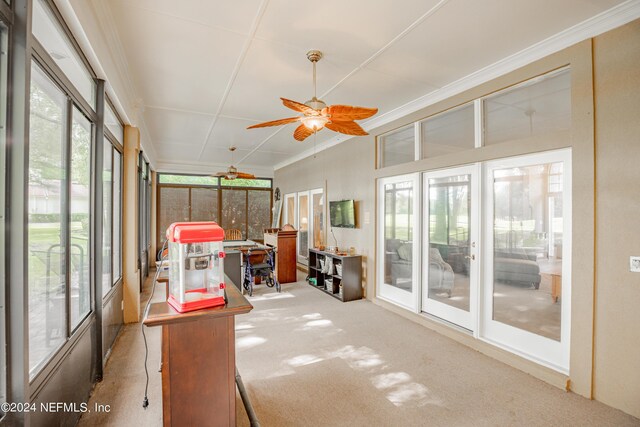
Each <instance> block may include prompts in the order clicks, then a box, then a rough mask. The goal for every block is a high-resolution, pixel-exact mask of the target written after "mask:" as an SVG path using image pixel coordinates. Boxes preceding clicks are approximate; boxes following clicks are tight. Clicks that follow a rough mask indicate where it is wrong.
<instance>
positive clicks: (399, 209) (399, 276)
mask: <svg viewBox="0 0 640 427" xmlns="http://www.w3.org/2000/svg"><path fill="white" fill-rule="evenodd" d="M384 192H385V200H384V224H385V227H384V237H385V244H384V247H385V262H384V280H385V283H386V284H388V285H391V286H394V287H397V288H398V289H402V290H404V291H407V292H412V289H413V283H412V280H413V226H412V224H413V183H412V182H410V181H408V182H400V183H395V184H387V185H385V187H384Z"/></svg>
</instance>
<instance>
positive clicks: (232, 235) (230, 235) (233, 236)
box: [224, 228, 242, 240]
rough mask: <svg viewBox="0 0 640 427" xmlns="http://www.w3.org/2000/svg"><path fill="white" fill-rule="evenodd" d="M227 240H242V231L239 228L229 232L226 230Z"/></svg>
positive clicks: (225, 236) (225, 237)
mask: <svg viewBox="0 0 640 427" xmlns="http://www.w3.org/2000/svg"><path fill="white" fill-rule="evenodd" d="M224 239H225V240H242V231H240V230H238V229H237V228H231V229H229V230H225V232H224Z"/></svg>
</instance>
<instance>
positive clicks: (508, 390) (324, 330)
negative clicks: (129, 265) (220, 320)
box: [80, 281, 640, 426]
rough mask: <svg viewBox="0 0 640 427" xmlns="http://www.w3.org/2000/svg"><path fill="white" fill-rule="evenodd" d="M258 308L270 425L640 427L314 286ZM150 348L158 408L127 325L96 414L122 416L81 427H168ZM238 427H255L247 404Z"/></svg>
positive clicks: (257, 335)
mask: <svg viewBox="0 0 640 427" xmlns="http://www.w3.org/2000/svg"><path fill="white" fill-rule="evenodd" d="M163 295H164V288H163V287H158V289H156V293H155V298H154V299H158V298H161V297H162V296H163ZM250 301H251V303H252V304H253V305H254V309H253V311H252V312H250V313H248V314H245V315H241V316H238V317H237V318H236V346H237V356H236V357H237V360H236V364H237V367H238V370H239V372H240V374H241V375H242V378H243V381H244V384H245V387H246V389H247V390H248V393H249V395H250V397H251V401H252V404H253V406H254V409H255V411H256V414H257V416H258V419H259V420H260V423H261V425H262V426H342V425H349V426H372V425H373V426H425V425H428V426H523V425H524V426H560V425H562V426H640V420H639V419H637V418H634V417H631V416H630V415H627V414H625V413H623V412H621V411H618V410H615V409H613V408H610V407H608V406H606V405H604V404H602V403H599V402H595V401H590V400H588V399H585V398H582V397H580V396H577V395H575V394H572V393H566V392H564V391H562V390H560V389H557V388H555V387H553V386H551V385H548V384H546V383H544V382H542V381H540V380H537V379H536V378H534V377H532V376H530V375H528V374H526V373H523V372H521V371H518V370H517V369H514V368H511V367H509V366H507V365H505V364H503V363H501V362H498V361H496V360H494V359H491V358H490V357H487V356H485V355H483V354H481V353H479V352H476V351H475V350H473V349H471V348H468V347H466V346H464V345H462V344H459V343H457V342H455V341H452V340H451V339H449V338H446V337H444V336H442V335H439V334H437V333H435V332H433V331H430V330H429V329H426V328H424V327H423V326H420V325H418V324H415V323H413V322H411V321H409V320H407V319H404V318H402V317H400V316H398V315H396V314H394V313H391V312H389V311H387V310H385V309H383V308H381V307H379V306H377V305H374V304H372V303H371V302H369V301H366V300H361V301H353V302H349V303H342V302H340V301H338V300H336V299H334V298H331V297H330V296H328V295H326V294H324V293H322V292H320V291H319V290H317V289H313V288H312V287H310V286H308V285H307V284H305V283H304V281H302V282H298V283H291V284H285V285H283V289H282V292H281V293H280V294H277V293H276V292H275V290H273V289H271V288H266V287H265V286H257V287H256V290H255V292H254V296H253V297H251V298H250ZM147 338H148V340H149V348H150V357H149V364H148V366H149V368H150V377H151V379H150V385H149V399H150V402H151V406H150V407H149V408H148V409H146V410H143V409H142V407H141V404H142V398H143V396H144V378H145V377H144V367H143V361H144V344H143V341H142V335H141V333H140V327H139V325H126V326H125V327H124V329H123V331H122V332H121V335H120V337H119V338H118V341H117V343H116V345H115V346H114V349H113V353H112V355H111V357H110V358H109V361H108V363H107V366H106V370H105V376H104V380H103V381H102V382H101V383H100V384H98V385H97V386H96V388H95V390H94V393H93V395H92V396H91V399H90V403H89V407H93V405H94V404H95V403H100V404H108V405H111V411H110V412H109V413H95V412H91V413H86V414H84V415H83V417H82V418H81V420H80V425H81V426H83V425H87V426H90V425H91V426H95V425H105V426H111V425H113V426H158V425H161V419H162V397H161V393H162V392H161V378H160V373H159V372H157V371H158V366H159V361H160V354H159V353H160V329H159V328H151V329H147ZM237 425H239V426H248V425H249V422H248V419H247V416H246V413H245V411H244V407H243V405H242V401H241V400H240V399H239V397H238V398H237Z"/></svg>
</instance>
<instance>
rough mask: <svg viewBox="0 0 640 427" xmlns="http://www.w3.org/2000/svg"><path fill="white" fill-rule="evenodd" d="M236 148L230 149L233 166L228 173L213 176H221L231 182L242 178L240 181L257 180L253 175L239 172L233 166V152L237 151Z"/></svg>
mask: <svg viewBox="0 0 640 427" xmlns="http://www.w3.org/2000/svg"><path fill="white" fill-rule="evenodd" d="M236 149H237V148H236V147H234V146H231V147H229V151H231V163H232V164H231V166H229V168H228V169H227V170H226V172H218V173H217V174H215V175H213V176H219V177H221V178H224V179H227V180H231V179H236V178H240V179H256V176H255V175H253V174H251V173H244V172H238V169H237V168H236V167H235V166H233V152H234V151H236Z"/></svg>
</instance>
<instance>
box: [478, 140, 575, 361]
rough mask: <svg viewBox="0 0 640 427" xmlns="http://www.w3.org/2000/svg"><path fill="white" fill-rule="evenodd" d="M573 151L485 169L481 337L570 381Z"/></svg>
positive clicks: (492, 164) (496, 163)
mask: <svg viewBox="0 0 640 427" xmlns="http://www.w3.org/2000/svg"><path fill="white" fill-rule="evenodd" d="M570 160H571V151H570V150H562V151H554V152H548V153H543V154H536V155H528V156H523V157H518V158H511V159H503V160H496V161H493V162H489V163H487V164H486V167H485V178H484V179H485V190H486V191H485V194H486V200H485V218H484V227H485V232H486V235H487V236H488V238H487V239H485V244H484V253H485V254H486V256H485V257H484V285H485V286H484V288H485V292H484V295H483V298H482V304H483V310H482V312H483V315H482V330H481V334H482V337H483V338H485V339H487V340H489V341H491V342H494V343H496V344H498V345H500V346H503V347H506V348H508V349H510V350H511V351H514V352H516V353H520V354H522V355H524V356H526V357H528V358H531V359H533V360H536V361H537V362H539V363H542V364H545V365H547V366H549V367H552V368H554V369H556V370H559V371H562V372H565V373H568V370H569V333H570V325H569V322H570V313H571V311H570V302H571V286H570V284H571V277H570V274H571V265H570V260H571V162H570Z"/></svg>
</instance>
